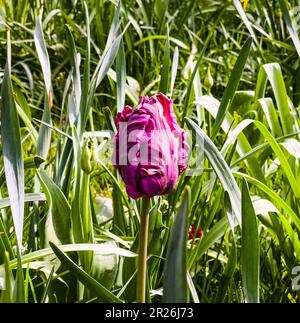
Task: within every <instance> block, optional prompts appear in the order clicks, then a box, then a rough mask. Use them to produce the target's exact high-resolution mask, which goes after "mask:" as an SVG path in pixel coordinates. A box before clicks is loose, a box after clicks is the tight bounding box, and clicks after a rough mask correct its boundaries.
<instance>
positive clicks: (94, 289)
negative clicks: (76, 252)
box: [49, 242, 122, 303]
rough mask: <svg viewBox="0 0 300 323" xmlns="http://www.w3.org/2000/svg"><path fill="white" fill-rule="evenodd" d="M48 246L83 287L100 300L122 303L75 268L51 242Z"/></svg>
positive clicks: (78, 268)
mask: <svg viewBox="0 0 300 323" xmlns="http://www.w3.org/2000/svg"><path fill="white" fill-rule="evenodd" d="M49 244H50V246H51V248H52V250H53V252H54V253H55V255H56V256H57V258H58V259H59V260H60V261H61V263H62V265H63V266H64V267H65V268H67V269H69V270H70V272H71V273H72V274H73V275H75V276H76V278H77V279H78V280H79V281H80V282H81V283H82V284H83V285H84V286H86V287H87V288H88V289H90V290H91V291H92V292H94V293H95V294H96V295H97V296H98V297H99V298H100V299H101V300H103V301H107V302H113V303H122V301H121V300H120V299H119V298H118V297H116V296H115V295H114V294H113V293H111V292H110V291H109V290H108V289H106V288H105V287H104V286H102V285H101V284H100V283H99V282H97V281H96V280H95V279H94V278H93V277H92V276H90V275H88V274H87V273H86V272H85V271H83V270H82V269H81V268H80V267H79V266H77V265H76V264H75V262H73V261H72V260H71V259H70V258H69V257H68V256H66V255H65V254H64V253H63V252H62V251H61V250H60V249H59V248H58V247H57V246H56V245H55V244H53V243H52V242H49Z"/></svg>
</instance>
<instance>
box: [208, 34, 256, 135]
mask: <svg viewBox="0 0 300 323" xmlns="http://www.w3.org/2000/svg"><path fill="white" fill-rule="evenodd" d="M251 44H252V39H251V38H248V40H247V41H246V42H245V44H244V46H243V47H242V49H241V52H240V54H239V56H238V58H237V60H236V63H235V65H234V68H233V70H232V72H231V74H230V78H229V81H228V84H227V86H226V89H225V91H224V94H223V97H222V100H221V103H220V107H219V110H218V114H217V116H216V119H215V123H214V125H213V129H212V134H211V138H212V140H214V139H215V137H216V136H217V134H218V133H219V130H220V128H221V125H222V122H223V120H224V118H225V116H226V112H227V111H228V109H229V106H230V102H231V101H232V99H233V97H234V93H235V91H236V90H237V88H238V85H239V83H240V79H241V76H242V73H243V70H244V68H245V64H246V61H247V58H248V56H249V52H250V48H251Z"/></svg>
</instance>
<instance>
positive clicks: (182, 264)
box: [163, 190, 190, 303]
mask: <svg viewBox="0 0 300 323" xmlns="http://www.w3.org/2000/svg"><path fill="white" fill-rule="evenodd" d="M189 207H190V190H187V191H186V192H185V194H184V197H183V199H182V202H181V205H180V208H179V210H178V214H177V216H176V219H175V222H174V225H173V228H172V232H171V236H170V239H169V242H168V247H167V257H166V262H165V269H164V287H163V290H164V292H163V301H164V302H165V303H186V302H187V276H186V272H187V270H186V240H187V232H188V229H187V219H188V215H189Z"/></svg>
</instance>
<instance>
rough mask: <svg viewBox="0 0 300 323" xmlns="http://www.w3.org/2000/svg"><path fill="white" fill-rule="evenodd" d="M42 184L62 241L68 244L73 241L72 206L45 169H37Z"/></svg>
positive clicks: (55, 228) (54, 224)
mask: <svg viewBox="0 0 300 323" xmlns="http://www.w3.org/2000/svg"><path fill="white" fill-rule="evenodd" d="M37 175H38V178H39V180H40V184H41V186H42V188H43V190H44V191H45V194H46V197H47V201H48V203H49V215H50V216H51V217H52V223H53V227H54V230H55V233H56V235H57V238H58V239H59V240H60V242H61V243H63V244H67V243H71V242H72V241H73V239H72V231H71V207H70V204H69V203H68V201H67V199H66V197H65V196H64V194H63V192H62V191H61V190H60V188H59V187H58V186H57V185H56V184H55V183H54V182H53V181H52V179H51V178H50V177H49V176H48V175H47V173H46V172H45V171H44V170H43V169H40V170H37Z"/></svg>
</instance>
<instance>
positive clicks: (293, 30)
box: [278, 0, 300, 57]
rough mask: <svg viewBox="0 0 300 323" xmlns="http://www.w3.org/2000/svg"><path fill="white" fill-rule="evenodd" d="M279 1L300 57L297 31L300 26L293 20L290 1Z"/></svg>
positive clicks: (299, 42)
mask: <svg viewBox="0 0 300 323" xmlns="http://www.w3.org/2000/svg"><path fill="white" fill-rule="evenodd" d="M278 2H279V5H280V8H281V11H282V13H283V18H284V21H285V24H286V26H287V29H288V32H289V33H290V36H291V38H292V41H293V43H294V45H295V48H296V51H297V53H298V55H299V57H300V40H299V37H298V33H297V28H298V27H299V26H295V25H294V24H293V22H292V19H291V16H290V14H289V10H288V2H287V1H286V0H279V1H278Z"/></svg>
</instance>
